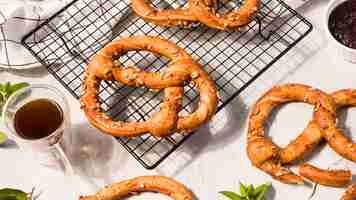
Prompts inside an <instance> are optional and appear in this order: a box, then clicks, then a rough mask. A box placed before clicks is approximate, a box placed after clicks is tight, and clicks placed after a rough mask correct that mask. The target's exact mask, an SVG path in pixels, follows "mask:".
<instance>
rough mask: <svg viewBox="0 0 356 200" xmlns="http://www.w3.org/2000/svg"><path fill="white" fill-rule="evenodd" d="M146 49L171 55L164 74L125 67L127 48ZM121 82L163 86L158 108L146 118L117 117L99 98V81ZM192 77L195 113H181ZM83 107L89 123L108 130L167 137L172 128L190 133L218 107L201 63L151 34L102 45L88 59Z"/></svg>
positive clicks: (212, 88)
mask: <svg viewBox="0 0 356 200" xmlns="http://www.w3.org/2000/svg"><path fill="white" fill-rule="evenodd" d="M138 50H145V51H150V52H152V53H155V54H159V55H162V56H165V57H167V58H169V59H170V61H171V62H170V64H169V67H168V68H167V69H166V71H165V72H163V73H159V72H144V71H142V70H140V69H139V68H137V67H134V66H129V67H124V66H122V65H121V63H120V62H119V61H118V58H119V57H120V56H121V55H123V54H125V53H126V52H128V51H138ZM102 79H104V80H115V79H116V80H118V81H120V82H121V83H123V84H127V85H133V86H146V87H148V88H152V89H162V88H165V90H164V100H163V103H162V104H161V109H160V111H159V112H157V113H155V114H154V115H153V116H152V117H151V118H150V119H148V120H147V121H143V122H122V121H113V120H112V119H111V118H110V117H109V116H107V115H106V114H104V113H103V111H102V109H101V106H100V102H99V99H98V95H99V86H100V82H101V80H102ZM190 81H192V82H193V83H194V84H195V86H196V87H197V89H198V90H199V91H200V102H199V105H198V108H197V109H196V111H195V112H193V113H192V114H190V115H187V116H181V117H179V116H178V112H179V111H180V109H181V101H182V98H183V88H182V86H184V85H185V84H186V83H187V82H190ZM83 85H84V94H83V95H82V97H81V99H80V100H81V107H82V109H83V110H84V112H85V114H86V117H87V118H88V120H89V122H90V123H91V124H92V125H93V126H95V127H97V128H98V129H100V130H102V131H103V132H105V133H107V134H111V135H114V136H127V137H135V136H138V135H141V134H145V133H147V132H149V133H151V134H153V135H155V136H159V137H163V136H167V135H169V134H172V133H174V132H176V131H177V132H188V131H191V130H192V129H194V128H197V127H199V126H201V125H202V124H204V123H206V122H207V121H208V120H209V119H210V118H211V117H212V116H213V115H214V114H215V111H216V108H217V103H218V98H217V90H216V88H215V85H214V83H213V81H211V80H210V79H209V76H208V74H207V73H206V72H205V71H204V70H203V69H202V67H201V66H200V65H199V64H197V63H196V62H194V61H193V60H192V58H191V56H190V55H188V54H187V53H186V52H185V51H184V50H183V49H182V48H179V47H177V46H176V45H174V44H173V43H171V42H169V41H167V40H164V39H161V38H157V37H149V36H136V37H129V38H123V39H120V40H115V41H113V42H111V43H110V44H109V45H107V46H106V47H104V48H103V49H101V50H100V51H99V52H98V53H97V55H95V56H94V58H93V59H92V60H91V62H90V63H89V66H88V69H87V71H86V76H85V80H84V84H83Z"/></svg>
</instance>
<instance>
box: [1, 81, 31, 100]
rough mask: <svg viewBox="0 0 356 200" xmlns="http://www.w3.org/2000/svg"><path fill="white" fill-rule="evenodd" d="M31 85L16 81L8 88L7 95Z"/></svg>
mask: <svg viewBox="0 0 356 200" xmlns="http://www.w3.org/2000/svg"><path fill="white" fill-rule="evenodd" d="M29 85H30V84H28V83H16V84H14V85H10V86H9V89H8V93H7V97H9V96H11V94H13V93H14V92H16V91H17V90H20V89H22V88H24V87H27V86H29Z"/></svg>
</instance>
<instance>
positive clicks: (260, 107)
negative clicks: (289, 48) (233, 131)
mask: <svg viewBox="0 0 356 200" xmlns="http://www.w3.org/2000/svg"><path fill="white" fill-rule="evenodd" d="M295 101H298V102H305V103H308V104H312V105H314V106H315V107H314V119H313V120H312V121H311V122H309V125H308V127H307V128H306V129H305V130H304V131H303V133H302V135H300V136H299V137H298V138H297V140H294V141H292V142H291V143H290V144H289V145H287V147H286V148H280V147H278V146H277V145H276V144H274V143H273V142H272V141H271V140H270V139H268V138H266V137H265V133H264V123H265V121H266V120H267V118H268V116H269V114H270V113H271V111H272V110H273V109H274V108H275V107H276V106H278V105H280V104H283V103H288V102H295ZM335 112H336V106H335V103H334V101H333V99H332V97H331V96H329V95H327V94H326V93H324V92H322V91H320V90H318V89H315V88H312V87H310V86H307V85H301V84H285V85H281V86H276V87H273V88H272V89H271V90H269V91H268V92H267V93H266V94H265V95H263V96H262V97H261V98H260V99H259V100H258V101H257V102H256V104H255V105H254V106H253V108H252V111H251V114H250V119H249V127H248V137H247V138H248V139H247V140H248V141H247V155H248V157H249V159H250V160H251V162H252V164H253V165H254V166H256V167H257V168H259V169H261V170H262V171H264V172H266V173H267V174H269V175H271V176H272V177H273V178H275V179H277V180H280V181H281V182H284V183H291V184H302V183H303V182H304V181H303V178H302V177H300V176H298V175H296V174H295V173H293V172H292V171H290V170H289V169H288V168H286V167H285V166H284V165H283V164H285V163H289V162H292V161H294V160H296V159H299V158H301V157H303V156H304V155H305V154H306V153H308V152H309V151H310V150H311V149H313V147H314V146H315V145H316V144H318V143H319V142H320V140H321V139H322V134H321V132H320V131H322V129H326V128H328V127H329V126H332V125H333V124H335ZM313 133H314V134H315V135H314V136H313ZM310 136H311V137H310Z"/></svg>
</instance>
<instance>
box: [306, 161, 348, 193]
mask: <svg viewBox="0 0 356 200" xmlns="http://www.w3.org/2000/svg"><path fill="white" fill-rule="evenodd" d="M299 174H300V175H301V176H303V177H305V178H307V179H309V180H311V181H313V182H315V183H318V184H321V185H325V186H331V187H343V186H345V185H347V184H348V183H350V181H351V178H352V174H351V171H350V170H325V169H319V168H317V167H315V166H313V165H310V164H303V165H301V166H300V167H299Z"/></svg>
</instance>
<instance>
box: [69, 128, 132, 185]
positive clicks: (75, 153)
mask: <svg viewBox="0 0 356 200" xmlns="http://www.w3.org/2000/svg"><path fill="white" fill-rule="evenodd" d="M72 135H73V137H72V147H73V149H72V153H71V155H70V160H71V162H72V165H73V168H74V173H75V174H77V175H79V176H80V177H82V178H83V179H86V181H87V182H88V183H91V185H92V186H93V187H95V189H98V188H99V187H100V185H98V184H97V183H95V181H94V180H93V178H96V179H102V180H103V181H104V183H105V184H110V183H112V182H114V180H112V178H111V176H112V174H114V173H115V171H118V170H120V166H122V164H123V163H124V162H125V161H126V158H127V157H126V156H122V155H121V154H122V153H123V150H122V149H121V148H119V147H118V145H116V144H117V142H116V140H115V139H114V138H113V137H111V136H108V135H104V134H103V133H101V132H100V131H98V130H97V129H95V128H93V127H91V126H90V125H89V124H78V125H75V126H74V127H73V129H72Z"/></svg>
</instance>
